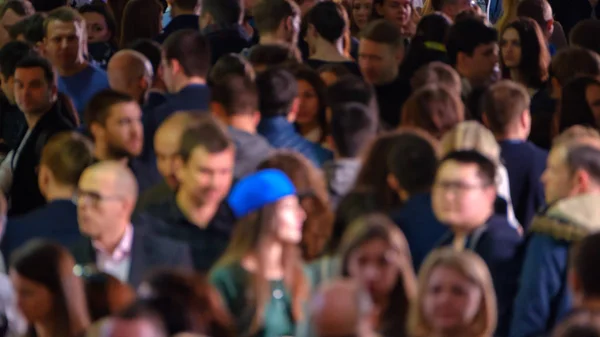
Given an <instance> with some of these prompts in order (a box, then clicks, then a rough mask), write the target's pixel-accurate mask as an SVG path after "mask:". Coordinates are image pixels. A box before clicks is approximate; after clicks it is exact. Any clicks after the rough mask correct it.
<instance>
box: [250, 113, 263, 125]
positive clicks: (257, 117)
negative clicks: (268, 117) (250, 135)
mask: <svg viewBox="0 0 600 337" xmlns="http://www.w3.org/2000/svg"><path fill="white" fill-rule="evenodd" d="M260 119H261V117H260V111H255V112H254V113H253V114H252V123H254V126H258V124H259V123H260Z"/></svg>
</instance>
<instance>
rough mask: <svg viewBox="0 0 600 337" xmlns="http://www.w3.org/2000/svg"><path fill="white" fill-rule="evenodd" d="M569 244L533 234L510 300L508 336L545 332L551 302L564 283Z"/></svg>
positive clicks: (526, 335) (527, 336)
mask: <svg viewBox="0 0 600 337" xmlns="http://www.w3.org/2000/svg"><path fill="white" fill-rule="evenodd" d="M568 250H569V247H568V245H567V244H563V243H560V242H558V241H556V240H555V239H553V238H552V237H550V236H547V235H542V234H533V236H532V237H531V240H530V241H529V246H528V247H527V251H526V252H525V258H524V261H523V268H522V270H521V282H520V287H519V290H518V292H517V297H516V298H515V302H514V304H513V314H512V322H511V326H510V334H509V336H510V337H529V336H538V335H541V334H543V333H546V332H547V331H546V330H547V329H548V323H549V320H550V319H551V314H552V309H553V308H552V305H553V303H554V300H555V298H556V297H557V296H558V295H559V293H560V291H561V288H562V287H564V286H565V285H564V284H563V283H564V282H565V273H566V268H567V257H568Z"/></svg>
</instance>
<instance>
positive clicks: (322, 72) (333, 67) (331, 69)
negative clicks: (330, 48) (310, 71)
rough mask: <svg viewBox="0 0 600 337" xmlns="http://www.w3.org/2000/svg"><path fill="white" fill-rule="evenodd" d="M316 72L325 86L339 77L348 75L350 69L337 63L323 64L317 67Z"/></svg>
mask: <svg viewBox="0 0 600 337" xmlns="http://www.w3.org/2000/svg"><path fill="white" fill-rule="evenodd" d="M317 72H319V76H321V79H322V80H323V82H325V85H327V86H330V85H332V84H334V83H335V82H337V80H338V79H339V78H340V77H344V76H346V75H350V70H348V67H346V66H345V65H343V64H339V63H329V64H324V65H322V66H321V67H319V69H317Z"/></svg>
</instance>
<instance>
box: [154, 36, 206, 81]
mask: <svg viewBox="0 0 600 337" xmlns="http://www.w3.org/2000/svg"><path fill="white" fill-rule="evenodd" d="M163 50H164V53H165V59H166V60H167V61H170V60H177V61H178V62H179V63H180V64H181V67H182V68H183V72H184V74H185V75H186V76H190V77H191V76H199V77H203V78H206V76H207V74H208V68H209V67H210V55H211V52H210V46H209V43H208V39H207V38H206V37H205V36H204V35H203V34H201V33H200V32H199V31H197V30H192V29H184V30H180V31H177V32H175V33H173V34H171V35H170V36H169V37H168V38H167V40H166V41H165V42H164V44H163Z"/></svg>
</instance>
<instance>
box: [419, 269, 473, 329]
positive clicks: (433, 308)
mask: <svg viewBox="0 0 600 337" xmlns="http://www.w3.org/2000/svg"><path fill="white" fill-rule="evenodd" d="M423 291H424V292H425V295H424V297H423V308H422V310H423V315H424V316H425V317H427V319H428V320H429V324H430V325H431V326H432V327H433V330H434V331H436V332H438V333H442V332H450V331H454V332H459V331H462V330H463V329H465V328H466V327H468V326H469V325H470V324H471V322H472V321H473V319H474V318H475V316H476V315H477V312H478V310H479V308H480V306H481V301H482V293H481V290H480V288H479V287H478V286H477V285H475V284H473V283H472V282H471V281H470V280H469V279H467V278H466V277H464V276H463V275H462V274H460V273H459V272H457V271H456V270H454V269H451V268H449V267H445V266H439V267H436V268H434V269H433V271H432V272H431V275H430V276H429V282H428V283H427V285H426V288H425V289H424V290H423Z"/></svg>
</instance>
